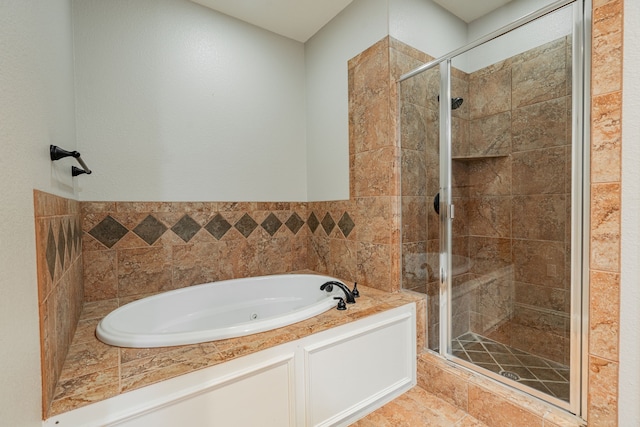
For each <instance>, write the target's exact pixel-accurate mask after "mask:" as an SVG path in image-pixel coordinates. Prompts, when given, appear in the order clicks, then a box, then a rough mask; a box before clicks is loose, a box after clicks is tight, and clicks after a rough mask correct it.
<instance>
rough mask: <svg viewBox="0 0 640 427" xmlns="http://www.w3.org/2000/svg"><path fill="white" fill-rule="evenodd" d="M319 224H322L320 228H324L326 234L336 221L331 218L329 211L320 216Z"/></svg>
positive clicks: (331, 229)
mask: <svg viewBox="0 0 640 427" xmlns="http://www.w3.org/2000/svg"><path fill="white" fill-rule="evenodd" d="M321 224H322V228H324V232H325V233H327V236H328V235H329V233H331V231H333V229H334V228H335V227H336V222H335V221H334V220H333V218H331V215H329V212H327V213H326V214H325V215H324V218H322V223H321Z"/></svg>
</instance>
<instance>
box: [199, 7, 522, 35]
mask: <svg viewBox="0 0 640 427" xmlns="http://www.w3.org/2000/svg"><path fill="white" fill-rule="evenodd" d="M191 1H193V2H195V3H199V4H201V5H203V6H206V7H208V8H211V9H214V10H217V11H218V12H222V13H224V14H225V15H229V16H232V17H234V18H237V19H240V20H241V21H245V22H248V23H250V24H253V25H256V26H258V27H260V28H264V29H266V30H269V31H272V32H274V33H276V34H280V35H282V36H285V37H288V38H290V39H293V40H297V41H299V42H301V43H304V42H306V41H307V40H309V39H310V38H311V36H313V35H314V34H315V33H317V32H318V31H319V30H320V29H321V28H322V27H323V26H324V25H325V24H326V23H327V22H329V21H331V20H332V19H333V18H334V17H335V16H336V15H337V14H338V13H340V12H341V11H342V9H344V8H345V7H347V6H348V5H349V3H351V1H352V0H191ZM425 1H428V0H425ZM433 1H434V2H435V3H437V4H439V5H440V6H442V7H443V8H445V9H447V10H448V11H449V12H451V13H453V14H454V15H456V16H457V17H459V18H460V19H462V20H463V21H465V22H467V23H469V22H471V21H473V20H474V19H477V18H479V17H481V16H483V15H485V14H487V13H489V12H491V11H492V10H494V9H497V8H499V7H500V6H503V5H505V4H507V3H509V2H510V1H511V0H433Z"/></svg>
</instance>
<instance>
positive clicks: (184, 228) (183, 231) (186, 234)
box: [171, 215, 202, 242]
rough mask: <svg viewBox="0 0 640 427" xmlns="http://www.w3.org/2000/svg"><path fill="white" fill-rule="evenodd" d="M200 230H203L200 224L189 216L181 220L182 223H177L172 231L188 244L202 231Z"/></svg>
mask: <svg viewBox="0 0 640 427" xmlns="http://www.w3.org/2000/svg"><path fill="white" fill-rule="evenodd" d="M200 228H202V227H200V224H198V223H197V222H196V221H195V220H194V219H193V218H191V217H190V216H189V215H185V216H183V217H182V218H180V221H178V222H176V224H175V225H174V226H173V227H171V231H173V232H174V233H176V234H177V235H178V236H179V237H180V238H181V239H182V240H184V241H185V242H188V241H189V240H191V239H192V238H193V236H195V235H196V233H197V232H198V231H200Z"/></svg>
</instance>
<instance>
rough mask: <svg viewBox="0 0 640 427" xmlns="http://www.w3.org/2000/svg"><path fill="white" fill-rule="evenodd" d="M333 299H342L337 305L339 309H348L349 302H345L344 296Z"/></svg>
mask: <svg viewBox="0 0 640 427" xmlns="http://www.w3.org/2000/svg"><path fill="white" fill-rule="evenodd" d="M333 299H338V300H340V301H338V305H337V306H336V309H338V310H346V309H347V304H346V303H345V302H344V298H342V297H333Z"/></svg>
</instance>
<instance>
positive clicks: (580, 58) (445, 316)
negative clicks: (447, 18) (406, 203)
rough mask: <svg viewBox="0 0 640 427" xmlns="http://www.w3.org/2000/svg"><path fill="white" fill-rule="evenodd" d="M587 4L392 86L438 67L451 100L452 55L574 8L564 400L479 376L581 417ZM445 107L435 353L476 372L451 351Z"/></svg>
mask: <svg viewBox="0 0 640 427" xmlns="http://www.w3.org/2000/svg"><path fill="white" fill-rule="evenodd" d="M591 1H592V0H559V1H556V2H554V3H552V4H550V5H547V6H545V7H543V8H542V9H539V10H538V11H535V12H533V13H530V14H528V15H525V16H523V17H522V18H519V19H517V20H515V21H514V22H512V23H511V24H509V25H506V26H504V27H502V28H500V29H498V30H496V31H494V32H492V33H489V34H487V35H485V36H484V37H481V38H480V39H478V40H476V41H474V42H471V43H469V44H468V45H466V46H463V47H461V48H459V49H456V50H454V51H452V52H450V53H448V54H446V55H444V56H442V57H440V58H437V59H435V60H433V61H430V62H428V63H426V64H423V65H422V66H420V67H418V68H416V69H414V70H412V71H410V72H408V73H406V74H403V75H402V76H400V78H399V79H398V83H400V82H402V81H404V80H407V79H409V78H411V77H413V76H416V75H418V74H420V73H422V72H424V71H427V70H429V69H432V68H435V67H436V66H439V67H440V99H446V100H449V99H451V84H450V83H451V61H452V59H453V58H454V57H456V56H458V55H461V54H463V53H466V52H468V51H469V50H471V49H473V48H475V47H477V46H480V45H482V44H484V43H487V42H489V41H491V40H493V39H496V38H498V37H500V36H502V35H504V34H506V33H508V32H510V31H512V30H515V29H517V28H519V27H521V26H523V25H525V24H528V23H530V22H533V21H535V20H537V19H539V18H541V17H543V16H545V15H548V14H550V13H552V12H555V11H557V10H559V9H561V8H563V7H565V6H568V5H571V4H575V6H574V8H573V10H574V17H573V22H574V28H573V43H572V49H573V52H572V53H573V57H572V58H573V60H572V66H573V69H572V87H573V90H572V96H571V100H572V117H571V119H572V120H571V123H572V133H571V135H572V139H571V147H572V148H571V151H572V153H571V159H572V173H571V176H572V183H571V245H572V246H571V310H570V314H571V319H570V323H571V333H570V345H571V347H570V400H569V402H565V401H562V400H560V399H558V398H555V397H553V396H550V395H548V394H545V393H542V392H538V391H537V390H535V389H532V388H529V387H526V386H522V385H520V384H518V383H517V382H514V381H510V380H507V379H505V378H504V377H502V376H500V375H498V374H495V373H493V372H490V371H487V370H482V374H484V375H486V376H489V377H491V378H493V379H495V380H497V381H499V382H502V383H505V384H507V385H509V386H511V387H514V388H516V389H520V390H522V391H525V392H526V393H528V394H531V395H533V396H535V397H538V398H540V399H542V400H544V401H546V402H549V403H551V404H554V405H556V406H559V407H561V408H563V409H565V410H567V411H569V412H571V413H573V414H575V415H577V416H579V417H581V418H583V419H585V420H586V416H587V391H588V389H587V386H588V384H587V374H588V371H587V367H588V331H589V315H588V313H589V294H588V289H589V229H590V224H589V217H590V205H589V201H590V191H589V188H590V182H589V176H590V170H589V164H590V153H589V152H590V144H589V141H590V134H589V123H590V110H589V108H588V105H590V104H589V103H588V102H586V101H588V100H589V99H590V91H589V87H590V75H591V74H590V64H591V55H590V52H591V33H590V31H591V11H592V6H591ZM451 120H452V119H451V104H450V102H440V129H439V133H440V212H441V213H442V214H441V215H440V254H439V260H440V266H439V267H440V268H439V272H440V281H439V285H440V293H439V305H440V316H439V334H440V337H439V339H440V343H439V346H438V348H439V350H438V351H439V353H440V355H441V356H442V357H444V358H446V359H448V360H452V361H454V362H455V363H456V364H458V365H460V366H463V367H465V368H468V369H470V370H472V371H475V372H478V371H479V370H480V369H481V368H478V367H477V366H476V365H474V364H472V363H470V362H467V361H465V360H462V359H460V358H457V357H455V356H453V355H452V351H451V338H452V337H451V318H450V313H451V310H452V306H451V289H452V278H451V273H450V272H451V271H452V269H451V249H452V235H451V228H452V227H451V222H452V220H453V218H454V217H455V211H454V205H453V204H452V196H451V188H452V176H451V170H452V165H451V161H452V160H451V151H452V145H451V137H452V135H451Z"/></svg>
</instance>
